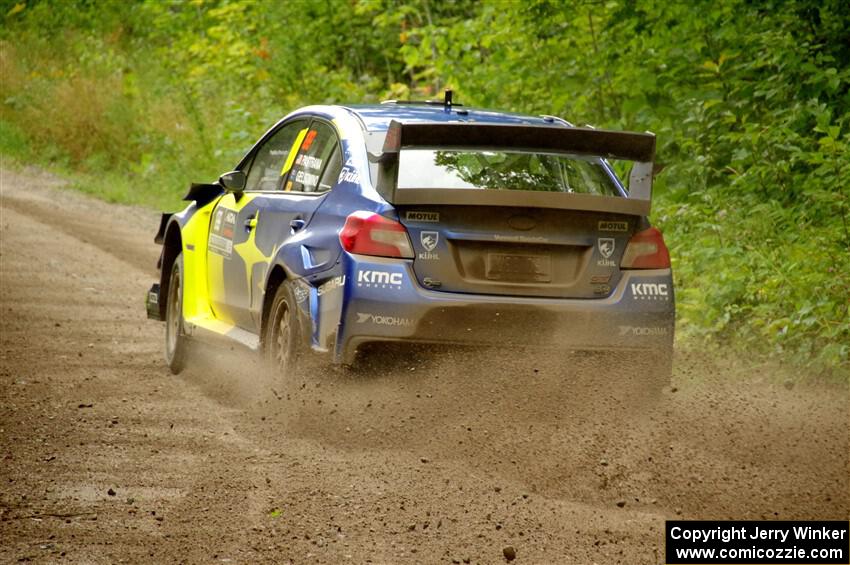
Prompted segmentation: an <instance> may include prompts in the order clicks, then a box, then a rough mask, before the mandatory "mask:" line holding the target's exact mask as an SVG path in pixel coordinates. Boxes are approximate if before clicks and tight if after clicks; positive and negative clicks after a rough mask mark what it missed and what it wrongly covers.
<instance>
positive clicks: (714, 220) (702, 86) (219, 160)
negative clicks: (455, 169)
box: [0, 0, 850, 379]
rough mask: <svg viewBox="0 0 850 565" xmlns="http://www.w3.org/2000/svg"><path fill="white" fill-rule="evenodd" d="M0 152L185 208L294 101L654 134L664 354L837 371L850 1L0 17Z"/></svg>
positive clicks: (846, 236)
mask: <svg viewBox="0 0 850 565" xmlns="http://www.w3.org/2000/svg"><path fill="white" fill-rule="evenodd" d="M0 18H2V29H0V65H2V76H0V78H1V79H2V80H0V154H2V157H3V165H4V166H12V167H21V166H25V165H37V166H40V167H44V168H47V169H49V170H53V171H56V172H58V173H60V174H63V175H65V176H68V177H70V178H71V179H72V180H73V185H74V186H75V187H76V188H78V189H79V190H83V191H85V192H88V193H91V194H94V195H95V196H98V197H100V198H103V199H106V200H110V201H115V202H123V203H131V204H140V205H144V206H150V207H156V208H162V209H166V210H175V209H178V208H179V207H180V206H181V205H180V197H181V196H182V195H183V194H184V192H185V188H186V187H187V186H188V184H189V182H191V181H204V180H210V179H214V178H217V176H218V174H220V173H221V172H223V171H226V170H229V169H230V168H231V167H232V166H233V165H234V164H235V163H236V162H237V161H238V159H239V158H240V157H241V156H242V154H243V153H244V152H245V151H246V150H247V149H248V148H249V147H250V145H251V144H252V143H253V142H254V141H255V140H256V139H257V138H258V137H259V136H260V135H261V134H262V133H263V132H264V131H265V130H266V129H267V128H268V127H269V126H270V125H271V124H272V123H274V122H275V121H277V120H278V119H279V118H281V117H282V116H283V115H285V114H286V113H287V112H289V111H290V110H293V109H295V108H297V107H299V106H302V105H306V104H319V103H360V102H378V101H380V100H384V99H389V98H398V99H423V98H429V97H440V96H441V93H442V90H443V89H444V88H447V87H450V88H452V89H453V90H454V91H455V99H456V100H458V101H460V102H463V103H464V104H466V105H473V106H479V107H486V108H494V109H500V110H510V111H517V112H527V113H532V114H553V115H558V116H562V117H564V118H566V119H567V120H569V121H571V122H573V123H576V124H593V125H594V126H596V127H604V128H611V129H628V130H637V131H644V130H649V131H652V132H654V133H655V134H657V136H658V140H659V147H658V154H657V160H658V162H659V164H660V167H659V168H661V170H660V172H659V174H658V176H657V177H656V180H655V194H654V204H653V213H652V219H653V222H654V223H655V224H656V225H658V226H659V227H660V228H661V229H662V231H663V232H664V234H665V237H666V239H667V242H668V245H669V247H670V249H671V254H672V257H673V265H674V270H675V271H674V272H675V277H676V284H677V306H678V328H677V332H678V342H679V344H680V345H682V346H684V347H696V348H717V349H724V350H725V349H729V348H731V349H733V350H735V351H737V352H738V353H739V354H740V355H745V356H748V357H755V358H756V359H768V360H769V359H773V360H777V361H779V362H780V363H783V364H791V365H792V366H797V367H804V368H806V369H807V370H806V374H809V375H812V374H813V375H821V376H827V377H829V376H832V377H835V376H838V377H839V378H842V379H844V378H847V375H848V373H850V299H849V298H848V297H850V133H849V132H850V64H848V63H850V2H847V1H846V0H822V1H816V0H788V1H783V0H776V1H764V2H759V1H747V0H715V1H702V0H694V1H690V2H654V1H644V0H619V1H613V0H612V1H583V2H559V1H554V0H524V1H521V2H520V1H516V2H510V1H499V0H457V1H437V0H410V1H405V2H401V1H392V0H309V1H308V0H288V1H272V0H267V1H263V0H256V1H255V0H180V1H177V0H139V1H130V0H126V1H125V0H99V1H95V0H40V1H39V0H26V1H23V0H0Z"/></svg>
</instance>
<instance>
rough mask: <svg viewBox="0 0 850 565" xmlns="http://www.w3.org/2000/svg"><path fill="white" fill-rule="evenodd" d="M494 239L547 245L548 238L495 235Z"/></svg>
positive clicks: (540, 236)
mask: <svg viewBox="0 0 850 565" xmlns="http://www.w3.org/2000/svg"><path fill="white" fill-rule="evenodd" d="M493 239H495V240H496V241H519V242H522V243H547V242H548V241H549V238H548V237H544V236H542V235H502V234H498V233H496V234H493Z"/></svg>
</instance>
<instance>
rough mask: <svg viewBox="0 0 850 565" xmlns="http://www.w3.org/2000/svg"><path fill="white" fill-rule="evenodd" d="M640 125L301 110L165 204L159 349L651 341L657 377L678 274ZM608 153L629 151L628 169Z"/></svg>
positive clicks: (427, 106) (667, 354) (333, 355)
mask: <svg viewBox="0 0 850 565" xmlns="http://www.w3.org/2000/svg"><path fill="white" fill-rule="evenodd" d="M654 153H655V137H654V136H653V135H652V134H648V133H628V132H612V131H602V130H596V129H592V128H579V127H574V126H572V125H571V124H569V123H568V122H566V121H564V120H562V119H560V118H555V117H551V116H525V115H517V114H507V113H499V112H491V111H484V110H475V109H466V108H464V107H463V106H460V105H457V104H452V103H451V98H450V96H448V95H447V97H446V99H445V100H444V101H440V102H438V103H434V102H423V103H409V102H397V101H391V102H389V103H383V104H380V105H368V106H367V105H364V106H310V107H306V108H302V109H300V110H298V111H295V112H293V113H291V114H290V115H288V116H286V117H285V118H284V119H282V120H281V121H280V122H278V123H277V124H275V125H274V126H273V127H272V128H271V129H270V130H269V131H268V132H267V133H266V134H265V135H263V136H262V138H261V139H260V140H259V142H257V144H256V145H254V147H253V148H252V149H251V150H250V151H249V152H248V153H247V155H246V156H245V157H244V158H243V159H242V161H241V162H240V163H239V164H238V165H237V166H236V168H235V169H234V170H233V171H231V172H229V173H226V174H223V175H222V176H221V177H220V178H219V179H218V181H216V182H214V183H212V184H195V185H192V187H191V188H190V190H189V193H188V194H187V195H186V197H185V200H187V201H189V202H190V203H189V205H188V206H187V207H186V208H185V209H184V210H183V211H181V212H179V213H176V214H163V217H162V222H161V225H160V229H159V233H158V234H157V236H156V242H157V243H161V244H162V254H161V256H160V260H159V269H160V273H161V274H160V279H159V282H158V283H157V284H154V285H153V287H152V288H151V289H150V291H149V292H148V295H147V310H148V315H149V317H151V318H154V319H157V320H164V321H165V322H166V359H167V361H168V364H169V366H170V368H171V370H172V371H173V372H175V373H176V372H179V371H180V370H182V369H183V368H184V367H185V365H186V363H187V359H188V357H187V351H188V348H189V346H190V344H191V341H192V340H197V339H209V338H225V339H229V340H233V341H236V342H239V343H241V344H243V345H245V346H247V347H249V348H251V349H254V350H260V351H264V352H265V354H266V355H267V356H268V358H269V359H270V360H272V361H273V363H275V364H276V365H278V366H279V367H280V369H281V370H283V371H287V370H292V368H293V367H294V366H295V363H296V361H297V360H298V359H299V358H300V356H302V355H305V354H307V353H310V352H312V353H315V354H318V355H320V356H324V357H326V358H327V360H328V361H330V362H332V363H342V364H349V363H352V362H353V361H354V359H355V356H356V353H357V350H358V347H360V346H362V345H363V344H366V343H370V342H385V341H397V342H423V343H460V344H482V345H483V344H498V345H501V346H523V347H524V346H534V347H542V348H544V350H545V351H546V352H547V353H546V354H547V355H558V354H559V352H563V351H566V350H605V351H608V350H617V351H623V352H628V354H632V353H634V354H635V355H637V354H641V353H648V354H650V355H652V356H653V357H654V359H655V366H656V367H658V370H659V371H660V372H661V373H662V374H666V375H667V376H668V377H669V372H670V359H671V355H672V340H673V329H674V300H673V281H672V277H671V270H670V259H669V255H668V251H667V248H666V247H665V244H664V241H663V238H662V236H661V233H660V232H659V231H658V230H657V229H656V228H654V227H652V226H651V225H650V223H649V221H648V219H647V215H648V214H649V210H650V196H651V183H652V165H653V159H654ZM608 159H619V160H624V161H631V162H632V165H631V171H630V174H629V175H628V182H627V183H624V182H622V181H621V180H620V179H619V178H618V177H617V176H616V175H615V173H614V170H613V168H612V166H611V165H609V162H608Z"/></svg>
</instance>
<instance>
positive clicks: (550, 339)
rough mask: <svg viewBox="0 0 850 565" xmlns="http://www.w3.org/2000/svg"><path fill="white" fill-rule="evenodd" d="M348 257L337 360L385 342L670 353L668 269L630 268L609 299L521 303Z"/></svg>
mask: <svg viewBox="0 0 850 565" xmlns="http://www.w3.org/2000/svg"><path fill="white" fill-rule="evenodd" d="M346 255H347V254H346ZM346 259H347V260H348V265H347V268H346V271H347V274H346V280H347V284H346V285H345V299H344V301H343V309H342V319H341V324H340V327H339V331H338V334H337V341H336V348H335V351H334V360H335V361H337V362H345V363H350V362H352V361H353V359H354V356H355V354H356V351H357V348H358V347H359V346H360V345H362V344H364V343H369V342H381V341H403V342H404V341H406V342H412V343H450V344H466V345H498V346H507V347H529V346H530V347H546V348H553V349H560V350H574V349H587V350H612V349H616V350H653V351H661V352H669V351H670V350H672V344H673V332H674V325H675V304H674V296H673V281H672V276H671V271H670V270H669V269H662V270H646V271H625V272H624V273H623V276H622V278H621V280H620V282H619V284H618V286H617V287H616V288H615V289H614V290H613V291H612V293H611V294H610V295H609V296H608V297H607V298H599V299H560V298H523V297H509V296H493V295H481V294H460V293H449V292H437V291H433V290H429V289H425V288H422V287H421V286H420V285H419V283H418V282H417V280H416V277H415V275H414V273H413V271H412V263H411V262H410V261H399V260H387V259H380V258H374V257H363V256H356V255H347V257H346Z"/></svg>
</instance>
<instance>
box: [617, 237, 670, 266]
mask: <svg viewBox="0 0 850 565" xmlns="http://www.w3.org/2000/svg"><path fill="white" fill-rule="evenodd" d="M669 267H670V252H669V251H667V246H666V245H664V237H663V236H662V235H661V232H660V231H659V230H658V228H649V229H645V230H643V231H641V232H638V233H636V234H634V235H633V236H632V238H631V239H630V240H629V244H628V245H627V246H626V252H625V253H623V259H622V260H621V261H620V268H621V269H667V268H669Z"/></svg>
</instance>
